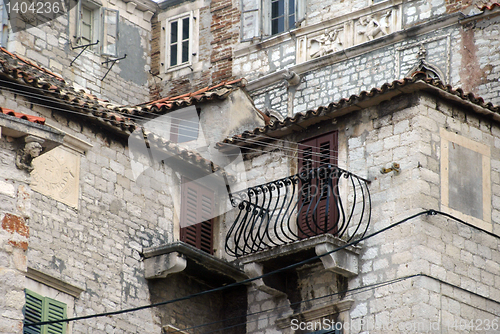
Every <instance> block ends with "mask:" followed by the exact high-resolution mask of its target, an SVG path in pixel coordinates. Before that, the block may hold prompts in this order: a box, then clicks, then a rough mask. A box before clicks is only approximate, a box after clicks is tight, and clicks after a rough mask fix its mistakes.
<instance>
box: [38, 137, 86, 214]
mask: <svg viewBox="0 0 500 334" xmlns="http://www.w3.org/2000/svg"><path fill="white" fill-rule="evenodd" d="M79 166H80V156H79V155H77V154H75V153H73V152H70V150H69V149H65V148H63V147H57V148H55V149H53V150H52V151H50V152H47V153H45V154H43V155H42V156H40V157H38V158H36V159H35V160H33V167H34V170H33V173H32V174H31V175H32V184H31V186H32V189H33V190H35V191H37V192H39V193H42V194H44V195H47V196H49V197H51V198H53V199H55V200H58V201H60V202H63V203H65V204H67V205H70V206H72V207H75V208H77V207H78V187H79V174H80V169H79Z"/></svg>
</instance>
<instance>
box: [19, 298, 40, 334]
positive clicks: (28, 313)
mask: <svg viewBox="0 0 500 334" xmlns="http://www.w3.org/2000/svg"><path fill="white" fill-rule="evenodd" d="M42 312H43V297H42V296H40V295H39V294H36V293H34V292H32V291H29V290H26V304H25V305H24V322H25V323H34V322H40V321H42V319H43V317H42ZM40 333H42V330H41V328H40V326H34V327H24V329H23V334H40Z"/></svg>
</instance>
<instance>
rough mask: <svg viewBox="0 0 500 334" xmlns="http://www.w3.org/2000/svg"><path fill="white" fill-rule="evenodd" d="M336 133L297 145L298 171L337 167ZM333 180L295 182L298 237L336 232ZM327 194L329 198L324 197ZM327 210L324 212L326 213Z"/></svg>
mask: <svg viewBox="0 0 500 334" xmlns="http://www.w3.org/2000/svg"><path fill="white" fill-rule="evenodd" d="M337 151H338V132H336V131H335V132H331V133H328V134H325V135H322V136H319V137H315V138H311V139H307V140H305V141H303V142H302V143H300V144H299V154H298V159H299V161H298V167H299V171H308V170H311V169H312V168H314V169H316V168H319V167H327V166H328V165H333V166H336V165H337V164H338V153H337ZM336 185H337V180H332V182H331V183H330V182H329V180H328V179H327V178H318V177H316V178H313V179H312V180H310V181H306V182H302V181H301V182H299V186H300V188H299V189H302V191H301V193H299V205H298V208H299V210H300V208H302V210H301V211H300V212H299V215H298V217H297V223H298V227H299V229H298V232H299V237H300V238H308V237H311V236H315V235H319V234H324V233H331V234H335V233H336V231H337V226H336V224H337V220H338V209H337V206H336V202H335V196H334V195H335V194H334V190H335V187H336ZM328 194H329V196H328ZM327 211H328V212H327Z"/></svg>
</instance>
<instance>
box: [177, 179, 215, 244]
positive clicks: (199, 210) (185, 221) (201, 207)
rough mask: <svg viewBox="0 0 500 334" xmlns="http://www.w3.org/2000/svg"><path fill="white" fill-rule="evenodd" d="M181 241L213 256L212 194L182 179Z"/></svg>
mask: <svg viewBox="0 0 500 334" xmlns="http://www.w3.org/2000/svg"><path fill="white" fill-rule="evenodd" d="M181 191H182V203H181V235H180V237H181V241H183V242H185V243H187V244H190V245H192V246H194V247H196V248H198V249H200V250H202V251H204V252H207V253H209V254H213V219H212V217H213V215H214V212H215V205H214V193H213V192H212V191H211V190H209V189H207V188H205V187H203V186H201V185H199V184H196V183H194V182H192V181H189V180H188V179H186V178H183V179H182V187H181Z"/></svg>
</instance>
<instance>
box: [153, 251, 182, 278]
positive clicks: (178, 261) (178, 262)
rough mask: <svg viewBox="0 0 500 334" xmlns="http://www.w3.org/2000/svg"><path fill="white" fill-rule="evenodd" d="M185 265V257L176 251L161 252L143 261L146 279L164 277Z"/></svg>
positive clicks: (178, 270)
mask: <svg viewBox="0 0 500 334" xmlns="http://www.w3.org/2000/svg"><path fill="white" fill-rule="evenodd" d="M186 267H187V260H186V257H185V256H184V255H182V254H179V253H177V252H172V253H169V254H162V255H159V256H155V257H152V258H149V259H146V260H145V261H144V272H145V276H146V279H152V278H165V277H167V276H168V275H169V274H174V273H178V272H181V271H183V270H184V269H186Z"/></svg>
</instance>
